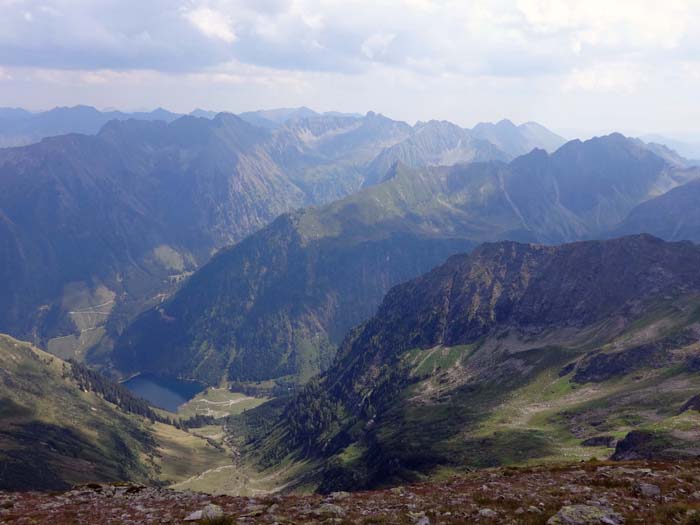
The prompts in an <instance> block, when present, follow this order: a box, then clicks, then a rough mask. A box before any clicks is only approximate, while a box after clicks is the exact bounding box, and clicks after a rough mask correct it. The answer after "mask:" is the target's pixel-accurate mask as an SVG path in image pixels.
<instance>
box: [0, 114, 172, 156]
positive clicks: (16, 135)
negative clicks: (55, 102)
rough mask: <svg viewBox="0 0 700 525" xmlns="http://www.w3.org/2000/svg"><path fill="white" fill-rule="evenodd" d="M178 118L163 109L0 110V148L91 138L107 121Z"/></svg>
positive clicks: (170, 119)
mask: <svg viewBox="0 0 700 525" xmlns="http://www.w3.org/2000/svg"><path fill="white" fill-rule="evenodd" d="M181 116H182V115H178V114H176V113H172V112H170V111H167V110H165V109H163V108H157V109H155V110H153V111H150V112H146V111H142V112H133V113H125V112H122V111H99V110H97V109H95V108H94V107H91V106H73V107H60V108H54V109H51V110H48V111H41V112H37V113H31V112H29V111H26V110H23V109H19V108H17V109H13V108H0V147H11V146H25V145H27V144H32V143H35V142H39V141H40V140H41V139H43V138H46V137H53V136H56V135H65V134H68V133H83V134H86V135H94V134H96V133H97V132H98V131H99V130H100V128H102V126H104V125H105V124H106V123H107V122H109V121H110V120H128V119H138V120H163V121H165V122H172V121H173V120H175V119H177V118H179V117H181Z"/></svg>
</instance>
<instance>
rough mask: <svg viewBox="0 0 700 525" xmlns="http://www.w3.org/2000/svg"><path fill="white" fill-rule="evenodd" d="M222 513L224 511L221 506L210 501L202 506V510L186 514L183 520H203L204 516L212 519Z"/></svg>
mask: <svg viewBox="0 0 700 525" xmlns="http://www.w3.org/2000/svg"><path fill="white" fill-rule="evenodd" d="M223 515H224V511H223V509H222V508H221V507H219V506H218V505H214V504H213V503H210V504H209V505H207V506H206V507H204V508H203V509H202V510H197V511H195V512H193V513H192V514H190V515H189V516H187V517H186V518H185V521H199V520H203V519H205V518H209V519H213V518H221V517H223Z"/></svg>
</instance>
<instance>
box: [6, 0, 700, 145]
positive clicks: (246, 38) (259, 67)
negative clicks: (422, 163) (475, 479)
mask: <svg viewBox="0 0 700 525" xmlns="http://www.w3.org/2000/svg"><path fill="white" fill-rule="evenodd" d="M699 23H700V0H664V1H663V2H660V1H658V0H585V1H579V0H0V106H23V107H28V108H30V109H42V108H49V107H53V106H56V105H74V104H79V103H83V104H91V105H95V106H97V107H100V108H104V107H117V108H120V109H137V108H152V107H156V106H164V107H166V108H168V109H172V110H176V111H190V110H192V109H194V108H195V107H202V108H205V109H213V110H228V111H234V112H239V111H244V110H249V109H256V108H272V107H281V106H299V105H307V106H310V107H312V108H314V109H317V110H331V109H334V110H339V111H353V112H362V113H364V112H366V111H367V110H375V111H379V112H382V113H384V114H386V115H388V116H391V117H394V118H399V119H404V120H407V121H410V122H412V121H415V120H427V119H431V118H439V119H449V120H452V121H455V122H457V123H459V124H462V125H473V124H474V123H476V122H478V121H483V120H489V121H493V120H498V119H500V118H504V117H507V118H510V119H512V120H514V121H517V122H522V121H527V120H537V121H539V122H542V123H543V124H546V125H548V126H551V127H553V128H555V129H557V130H572V129H576V130H590V131H607V130H612V129H619V130H622V131H627V132H632V131H634V132H640V133H641V132H646V131H659V132H677V133H683V132H688V133H690V132H695V131H698V129H699V128H700V126H698V123H699V122H700V104H699V103H698V99H700V96H699V95H698V93H700V31H698V29H697V28H698V27H699Z"/></svg>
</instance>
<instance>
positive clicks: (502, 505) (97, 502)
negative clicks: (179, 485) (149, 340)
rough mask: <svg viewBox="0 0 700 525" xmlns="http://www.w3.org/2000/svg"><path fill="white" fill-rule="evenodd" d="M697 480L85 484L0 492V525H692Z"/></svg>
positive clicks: (537, 474)
mask: <svg viewBox="0 0 700 525" xmlns="http://www.w3.org/2000/svg"><path fill="white" fill-rule="evenodd" d="M698 480H700V462H679V463H660V462H625V463H611V462H597V461H588V462H585V463H576V464H569V465H547V466H533V467H525V468H500V469H489V470H480V471H476V472H471V473H467V474H464V475H462V476H458V477H454V478H450V479H447V480H444V481H442V482H432V483H422V484H416V485H410V486H404V487H398V488H393V489H390V490H379V491H371V492H357V493H352V494H348V493H333V494H331V495H329V496H263V497H258V498H244V497H231V496H208V495H206V494H198V493H193V492H189V491H186V492H178V491H173V490H170V489H161V488H147V487H143V486H139V485H127V484H125V485H86V486H81V487H76V488H74V489H73V490H71V491H69V492H66V493H63V494H57V493H36V492H27V493H0V523H3V524H22V523H51V524H52V525H67V524H95V523H100V524H142V523H189V522H196V519H195V518H196V516H192V513H196V512H197V511H199V510H202V509H204V508H209V509H213V510H215V511H217V512H219V511H221V512H223V513H224V515H225V516H226V517H230V520H229V521H228V523H249V524H258V523H261V524H262V523H270V524H271V523H340V524H365V523H366V524H382V523H384V524H419V525H429V524H433V525H435V524H445V525H449V524H457V523H459V524H464V523H491V524H495V523H498V524H530V525H533V524H546V523H549V524H557V523H571V524H576V523H581V524H585V523H608V524H613V525H614V524H616V523H617V524H621V523H630V524H631V523H639V524H662V523H663V524H666V523H679V524H685V525H691V524H697V523H700V490H699V488H700V487H699V486H698ZM211 505H214V506H215V507H211ZM207 506H209V507H207ZM188 517H190V520H189V521H188V520H187V518H188ZM586 519H587V520H589V521H585V520H586ZM576 520H578V521H576ZM226 522H227V520H226V519H222V520H220V521H217V523H226Z"/></svg>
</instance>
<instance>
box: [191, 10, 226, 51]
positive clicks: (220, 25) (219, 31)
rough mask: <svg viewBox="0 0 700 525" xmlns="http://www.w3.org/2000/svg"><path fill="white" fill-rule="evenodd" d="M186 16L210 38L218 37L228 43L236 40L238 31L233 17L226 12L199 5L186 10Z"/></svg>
mask: <svg viewBox="0 0 700 525" xmlns="http://www.w3.org/2000/svg"><path fill="white" fill-rule="evenodd" d="M184 17H185V18H186V19H187V20H189V22H190V23H191V24H192V25H194V26H195V27H196V28H197V29H199V30H200V31H201V32H202V33H203V34H205V35H206V36H208V37H210V38H218V39H219V40H223V41H224V42H228V43H231V42H234V41H235V40H236V33H235V32H234V31H233V25H232V23H231V19H230V17H229V16H227V15H226V14H225V13H222V12H219V11H215V10H214V9H210V8H208V7H198V8H196V9H192V10H185V11H184Z"/></svg>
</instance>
